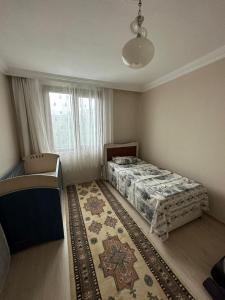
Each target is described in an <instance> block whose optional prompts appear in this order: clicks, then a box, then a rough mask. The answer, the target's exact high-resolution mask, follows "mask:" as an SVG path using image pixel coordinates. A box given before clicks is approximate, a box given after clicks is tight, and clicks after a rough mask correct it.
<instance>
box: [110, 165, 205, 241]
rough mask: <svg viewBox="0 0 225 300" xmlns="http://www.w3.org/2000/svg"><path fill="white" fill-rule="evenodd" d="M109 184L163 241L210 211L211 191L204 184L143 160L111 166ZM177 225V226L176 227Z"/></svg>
mask: <svg viewBox="0 0 225 300" xmlns="http://www.w3.org/2000/svg"><path fill="white" fill-rule="evenodd" d="M107 179H108V181H109V182H110V183H111V184H112V185H113V186H114V187H115V188H116V189H117V190H118V191H119V192H120V193H121V194H122V196H123V197H124V198H126V199H127V200H128V201H129V202H130V203H131V204H132V205H133V206H134V207H135V208H136V209H137V211H138V212H139V213H140V214H141V215H142V216H143V217H144V218H145V219H146V220H147V221H148V222H149V223H150V226H151V227H150V228H151V232H154V233H156V234H157V235H158V236H159V237H160V238H161V239H162V240H166V239H167V238H168V232H169V231H170V230H171V228H173V229H174V228H177V227H179V225H177V224H180V226H181V225H183V224H185V223H187V222H188V221H191V220H193V219H195V218H196V217H194V216H198V217H199V216H200V215H201V213H202V211H207V210H208V195H207V190H206V188H205V187H204V186H202V185H201V184H200V183H198V182H195V181H193V180H191V179H188V178H186V177H183V176H181V175H178V174H176V173H173V172H170V171H168V170H164V169H160V168H158V167H156V166H154V165H152V164H149V163H146V162H144V161H142V160H140V159H138V160H137V162H136V163H134V164H126V165H118V164H116V163H114V162H112V161H109V162H108V166H107ZM175 224H176V226H175Z"/></svg>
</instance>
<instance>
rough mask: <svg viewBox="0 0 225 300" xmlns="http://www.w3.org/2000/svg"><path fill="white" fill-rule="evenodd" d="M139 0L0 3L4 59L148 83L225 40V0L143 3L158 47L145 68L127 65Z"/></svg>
mask: <svg viewBox="0 0 225 300" xmlns="http://www.w3.org/2000/svg"><path fill="white" fill-rule="evenodd" d="M136 13H137V3H136V1H134V0H64V1H62V0H0V58H1V59H3V60H4V62H5V63H6V64H7V66H8V67H10V68H19V69H26V70H33V71H40V72H47V73H53V74H60V75H67V76H74V77H81V78H88V79H94V80H101V81H109V82H114V83H120V84H130V85H132V84H133V85H144V84H146V83H148V82H151V81H154V80H156V79H158V78H160V77H161V76H163V75H165V74H168V73H169V72H172V71H173V70H176V69H177V68H180V67H182V66H183V65H185V64H187V63H190V62H192V61H193V60H195V59H198V58H199V57H201V56H203V55H206V54H207V53H209V52H211V51H213V50H215V49H217V48H219V47H221V46H224V45H225V1H224V0H143V14H144V16H145V22H144V26H145V27H146V28H147V29H148V32H149V38H150V39H151V40H152V41H153V43H154V44H155V48H156V51H155V57H154V59H153V61H152V62H151V63H150V64H149V65H148V66H147V67H145V68H143V69H141V70H133V69H129V68H128V67H126V66H124V65H123V64H122V61H121V50H122V47H123V45H124V43H125V42H126V41H127V40H129V39H130V38H131V37H132V34H131V33H130V31H129V24H130V22H131V21H132V20H133V19H134V17H135V15H136Z"/></svg>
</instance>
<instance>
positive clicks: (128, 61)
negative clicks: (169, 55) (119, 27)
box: [122, 0, 155, 69]
mask: <svg viewBox="0 0 225 300" xmlns="http://www.w3.org/2000/svg"><path fill="white" fill-rule="evenodd" d="M138 7H139V10H138V15H137V17H136V18H135V19H134V21H133V22H132V23H131V24H130V29H131V32H132V33H133V34H135V35H136V37H135V38H133V39H131V40H129V41H128V42H127V43H126V44H125V45H124V47H123V51H122V60H123V62H124V64H125V65H127V66H128V67H130V68H134V69H138V68H143V67H144V66H146V65H147V64H148V63H150V61H151V60H152V58H153V56H154V52H155V47H154V45H153V43H152V42H151V41H150V40H149V39H147V30H146V28H145V27H142V24H143V22H144V16H142V13H141V7H142V1H141V0H139V1H138Z"/></svg>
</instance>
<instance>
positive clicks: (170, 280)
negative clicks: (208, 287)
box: [67, 182, 194, 300]
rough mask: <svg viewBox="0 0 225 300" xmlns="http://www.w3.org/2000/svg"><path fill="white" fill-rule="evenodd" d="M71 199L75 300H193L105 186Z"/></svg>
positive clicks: (73, 190)
mask: <svg viewBox="0 0 225 300" xmlns="http://www.w3.org/2000/svg"><path fill="white" fill-rule="evenodd" d="M67 194H68V213H69V231H70V234H69V245H70V247H69V251H70V253H71V264H70V270H71V274H72V277H71V288H72V290H71V292H72V299H79V300H80V299H85V300H100V299H103V300H119V299H120V300H122V299H124V300H128V299H138V300H145V299H146V300H162V299H163V300H164V299H173V300H174V299H179V300H187V299H194V298H193V297H192V296H191V295H190V294H189V292H188V291H187V290H186V289H185V287H184V286H183V285H182V283H181V282H180V281H179V280H178V278H177V277H176V276H175V274H174V273H173V272H172V270H171V269H170V268H169V267H168V266H167V264H166V263H165V262H164V260H163V259H162V258H161V257H160V255H159V253H158V252H157V251H156V249H155V248H154V247H153V245H152V244H151V243H150V241H149V240H148V239H147V238H146V236H145V235H144V234H143V232H142V231H141V229H140V228H139V227H138V226H137V224H136V223H135V222H134V220H133V219H132V218H131V217H130V216H129V215H128V213H127V212H126V211H125V209H124V208H123V207H122V205H121V204H120V203H119V202H118V200H117V199H116V198H115V197H114V196H113V195H112V194H111V192H110V191H109V190H108V188H107V187H106V186H105V185H104V183H103V182H90V183H85V184H78V185H77V186H75V185H71V186H68V187H67Z"/></svg>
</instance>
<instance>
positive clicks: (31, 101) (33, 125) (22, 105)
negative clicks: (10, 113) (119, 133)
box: [11, 77, 53, 157]
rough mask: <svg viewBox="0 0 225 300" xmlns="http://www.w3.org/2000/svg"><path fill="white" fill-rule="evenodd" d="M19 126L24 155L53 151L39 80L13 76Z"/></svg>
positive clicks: (21, 147) (12, 81) (21, 148)
mask: <svg viewBox="0 0 225 300" xmlns="http://www.w3.org/2000/svg"><path fill="white" fill-rule="evenodd" d="M11 83H12V92H13V100H14V104H15V110H16V117H17V128H18V134H19V142H20V150H21V154H22V157H23V156H26V155H29V154H31V153H39V152H51V151H52V150H53V148H52V144H51V138H50V136H48V132H47V130H46V129H47V119H46V115H45V110H44V103H43V97H42V95H41V93H40V86H39V82H38V80H34V79H28V78H20V77H12V78H11Z"/></svg>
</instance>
